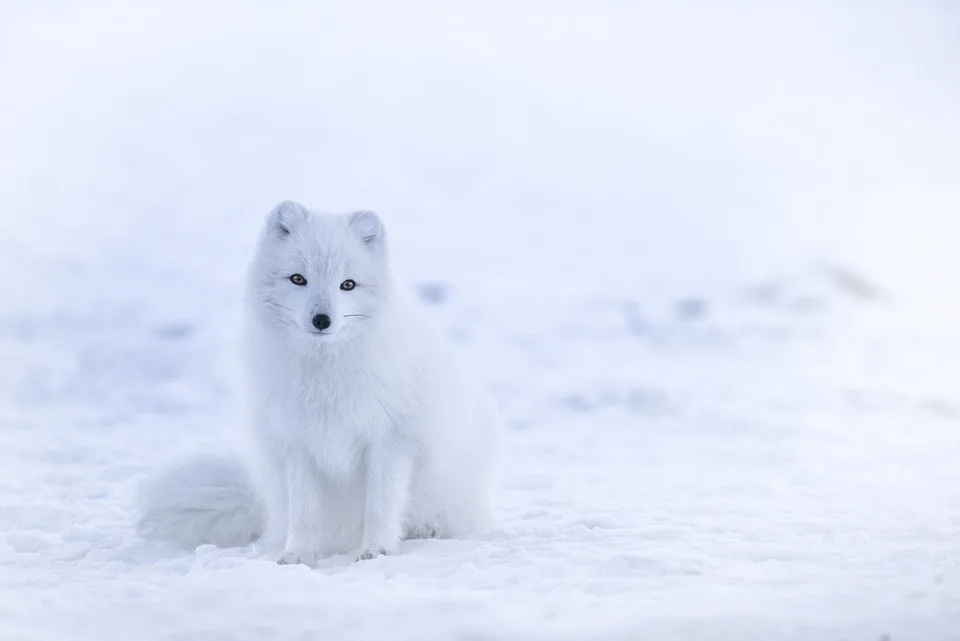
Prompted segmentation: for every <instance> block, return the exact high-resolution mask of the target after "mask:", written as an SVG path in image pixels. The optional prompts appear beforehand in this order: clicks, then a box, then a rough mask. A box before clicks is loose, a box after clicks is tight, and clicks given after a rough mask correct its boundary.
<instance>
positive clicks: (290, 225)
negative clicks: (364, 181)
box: [250, 201, 390, 343]
mask: <svg viewBox="0 0 960 641" xmlns="http://www.w3.org/2000/svg"><path fill="white" fill-rule="evenodd" d="M389 285H390V283H389V277H388V270H387V247H386V236H385V233H384V227H383V222H382V221H381V220H380V217H379V216H377V214H375V213H373V212H370V211H358V212H354V213H351V214H321V213H317V212H313V211H310V210H308V209H307V208H305V207H304V206H303V205H300V204H299V203H295V202H290V201H285V202H282V203H280V204H279V205H277V206H276V207H274V209H273V210H272V211H271V212H270V214H269V215H268V216H267V219H266V222H265V224H264V226H263V229H262V231H261V234H260V239H259V248H258V252H257V256H256V258H255V260H254V261H253V264H252V266H251V271H250V286H251V290H252V291H251V292H250V293H251V294H252V297H253V302H254V304H255V305H256V306H257V309H258V310H259V311H258V313H259V314H260V315H261V318H262V320H264V321H265V322H267V323H268V324H270V325H271V326H275V327H278V328H282V329H284V330H287V331H291V332H293V333H294V334H296V335H297V336H300V337H302V338H305V339H307V340H311V341H317V342H321V343H322V342H331V341H339V340H345V339H349V338H351V337H355V336H358V335H361V334H362V332H363V327H364V326H365V325H366V324H367V323H369V322H371V321H372V320H373V319H374V316H375V315H376V313H377V311H378V309H379V307H380V306H381V305H382V304H383V302H384V300H385V299H386V297H387V294H388V290H389Z"/></svg>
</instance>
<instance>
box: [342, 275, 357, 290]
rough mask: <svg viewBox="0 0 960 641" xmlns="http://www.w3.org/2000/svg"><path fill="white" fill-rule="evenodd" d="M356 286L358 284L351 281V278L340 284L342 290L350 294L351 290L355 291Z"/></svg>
mask: <svg viewBox="0 0 960 641" xmlns="http://www.w3.org/2000/svg"><path fill="white" fill-rule="evenodd" d="M356 286H357V284H356V283H355V282H353V281H352V280H350V279H349V278H348V279H347V280H345V281H343V282H342V283H340V289H342V290H343V291H345V292H349V291H350V290H351V289H353V288H354V287H356Z"/></svg>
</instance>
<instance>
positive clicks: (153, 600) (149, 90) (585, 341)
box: [0, 0, 960, 641]
mask: <svg viewBox="0 0 960 641" xmlns="http://www.w3.org/2000/svg"><path fill="white" fill-rule="evenodd" d="M0 12H2V15H0V92H2V104H3V110H2V116H0V150H2V152H0V363H2V367H0V638H2V639H4V640H5V641H52V640H62V639H71V640H79V641H86V640H90V641H93V640H97V641H112V640H130V639H136V640H138V641H150V640H161V639H162V640H169V641H185V640H192V639H203V640H218V639H222V640H230V641H244V640H261V639H263V640H287V639H290V640H304V641H306V640H314V639H337V640H339V641H349V640H368V639H369V640H382V639H389V640H391V641H403V640H406V639H411V640H412V639H417V640H424V639H465V640H472V641H486V640H490V641H493V640H500V639H504V640H506V639H534V640H547V639H551V640H552V639H569V640H574V639H588V638H589V639H611V640H613V639H616V640H627V639H631V640H633V639H656V640H658V641H663V640H674V639H676V640H683V641H696V640H699V639H702V640H707V639H710V640H719V641H726V640H729V641H743V640H753V639H756V640H764V641H769V640H784V641H787V640H800V639H803V640H817V641H832V640H847V639H849V640H854V639H856V640H861V641H879V640H880V639H889V640H890V641H906V640H917V641H947V640H951V639H960V467H958V460H960V429H958V428H960V390H958V387H957V386H958V381H960V305H958V288H957V285H956V275H957V274H958V273H960V272H958V268H960V254H958V252H957V251H956V243H957V238H960V234H958V231H960V180H958V176H960V119H958V117H957V114H960V75H958V74H957V69H958V68H960V46H958V44H957V43H958V42H960V39H958V31H957V25H958V24H960V11H958V9H957V7H956V6H955V5H954V4H953V3H950V2H936V1H934V0H930V1H929V2H901V3H894V2H890V3H872V4H870V6H869V7H868V6H867V3H823V2H807V1H805V0H804V1H796V2H784V3H779V4H778V3H772V2H771V3H760V2H746V1H740V0H729V1H723V2H699V1H695V0H689V1H684V2H656V3H654V2H639V1H638V2H616V1H614V0H600V1H599V2H591V3H587V2H579V3H573V2H550V3H547V2H518V3H507V2H500V1H497V0H495V1H492V2H477V3H469V4H468V3H461V2H443V3H441V2H435V3H431V4H427V3H424V2H413V3H399V2H397V3H387V2H377V3H374V2H358V3H352V2H350V3H348V2H324V3H321V2H317V3H308V2H284V1H282V0H281V1H280V2H276V3H255V2H230V3H227V2H197V3H186V2H183V1H181V0H176V1H172V2H163V3H161V2H156V3H146V2H142V3H133V2H131V3H106V2H96V1H93V2H87V3H63V2H53V1H52V0H47V1H38V2H30V3H13V2H9V3H5V4H4V6H3V7H2V8H0ZM284 199H294V200H299V201H301V202H304V203H307V204H309V205H310V206H312V207H317V208H320V209H328V210H335V211H344V210H351V209H372V210H376V211H378V212H379V213H380V214H381V215H382V216H383V218H384V219H385V221H386V222H387V224H388V225H389V230H390V234H391V238H392V242H393V249H392V254H393V263H394V266H395V269H396V270H397V271H398V273H399V277H400V278H401V279H402V280H401V282H403V283H405V286H407V287H410V288H411V290H412V291H414V292H417V293H418V294H419V296H420V298H421V299H422V301H423V303H424V305H426V306H428V311H430V313H432V314H434V315H435V317H436V318H437V320H438V321H439V322H441V323H442V325H443V326H444V327H446V328H447V331H448V333H449V337H450V339H451V340H452V341H454V342H455V343H456V344H457V345H458V346H459V347H460V348H461V349H462V350H463V351H464V353H465V355H466V356H467V357H469V358H473V359H474V360H475V362H476V363H477V364H478V366H479V367H482V368H483V372H482V373H483V376H484V377H485V379H486V380H487V381H489V384H490V385H491V386H492V388H493V389H494V390H495V392H496V394H497V397H498V399H499V400H500V402H501V403H502V405H503V408H504V412H505V413H506V416H507V419H508V420H509V423H510V426H511V430H510V433H509V434H508V437H507V444H508V452H507V455H506V456H507V460H506V465H505V468H506V474H505V476H504V478H503V481H502V490H501V493H500V496H501V503H502V507H501V509H500V514H499V515H500V522H499V524H498V525H497V527H496V528H495V529H493V530H492V531H489V532H485V533H483V534H482V535H479V536H476V537H471V538H469V539H462V540H445V541H435V540H420V541H410V542H406V543H404V544H403V545H402V547H401V553H400V554H398V555H396V556H390V557H385V558H379V559H375V560H372V561H367V562H363V563H353V562H352V559H349V558H347V557H345V556H343V557H333V558H330V559H327V560H325V561H324V562H322V563H321V565H320V567H319V568H317V569H316V570H312V571H311V570H309V569H307V568H305V567H280V566H278V565H277V564H276V563H274V562H273V561H272V560H271V559H264V558H259V557H258V556H256V554H254V552H253V551H252V548H251V547H250V546H244V547H237V548H215V547H211V546H202V547H200V548H199V549H197V550H195V551H188V552H184V551H182V550H177V549H175V548H172V547H168V546H164V545H162V544H159V543H157V542H154V541H150V540H144V539H142V538H139V537H138V536H136V534H135V531H134V528H133V519H134V513H133V505H134V502H135V501H134V499H135V496H136V493H137V492H138V491H139V487H140V484H141V481H142V480H143V479H145V478H147V476H148V475H149V473H151V472H153V471H155V470H157V469H159V468H160V467H162V466H163V465H166V464H168V462H170V461H172V460H176V459H177V458H178V457H179V456H181V455H189V454H192V453H195V452H207V453H210V454H212V455H219V454H226V453H228V452H229V451H230V448H232V447H234V444H233V443H232V441H231V438H232V435H233V434H234V433H235V432H236V431H237V429H236V428H237V426H238V425H240V422H241V421H242V420H244V417H243V415H242V410H241V407H242V404H243V403H242V401H243V399H242V398H241V392H240V389H241V388H240V384H239V381H238V379H237V366H236V360H237V342H238V330H239V317H238V315H239V310H240V296H241V291H242V285H243V277H244V270H245V268H246V265H247V261H248V260H249V258H250V255H251V252H252V249H253V242H254V239H255V236H256V233H257V230H258V228H259V224H260V222H261V220H262V217H263V216H264V215H265V213H266V212H267V211H268V210H269V209H270V207H272V206H273V205H275V204H276V203H277V202H279V201H281V200H284Z"/></svg>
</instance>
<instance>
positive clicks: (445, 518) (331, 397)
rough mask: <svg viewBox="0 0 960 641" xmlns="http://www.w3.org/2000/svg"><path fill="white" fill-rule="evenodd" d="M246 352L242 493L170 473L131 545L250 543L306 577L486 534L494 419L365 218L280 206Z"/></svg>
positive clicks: (250, 312) (215, 472) (231, 469)
mask: <svg viewBox="0 0 960 641" xmlns="http://www.w3.org/2000/svg"><path fill="white" fill-rule="evenodd" d="M292 274H300V275H302V276H303V277H304V278H305V279H306V284H305V285H302V286H298V285H295V284H294V283H292V282H291V280H290V276H291V275H292ZM347 279H351V280H353V281H355V282H356V287H355V288H354V289H353V290H351V291H344V290H342V289H341V283H342V282H343V281H345V280H347ZM317 314H326V315H328V316H329V317H330V319H331V324H330V326H329V328H327V329H325V330H323V331H318V330H317V329H316V328H315V327H314V325H313V323H312V319H313V318H314V316H316V315H317ZM245 345H246V348H247V349H246V354H245V356H246V364H247V372H246V373H247V375H248V379H249V383H250V385H249V389H248V396H249V403H250V411H251V422H250V428H251V429H250V434H249V435H250V437H251V439H250V442H251V444H252V445H253V447H252V448H251V451H252V452H253V453H254V456H253V457H252V459H251V466H250V471H251V473H252V478H253V479H254V482H253V484H252V485H251V484H250V483H249V481H248V480H247V477H246V476H245V474H244V473H243V470H242V468H240V467H239V465H234V464H233V463H230V462H225V461H223V460H217V459H214V460H210V461H197V462H195V463H192V464H185V465H182V466H180V467H179V468H174V469H173V470H170V471H168V472H166V473H164V474H162V475H161V476H160V477H159V478H158V480H157V481H155V482H154V485H153V489H152V490H151V491H149V492H144V493H143V495H142V496H143V501H142V503H141V521H140V523H141V530H142V531H144V532H147V533H152V534H160V535H165V534H166V535H169V534H174V535H175V536H173V537H171V536H164V538H168V539H173V540H175V541H178V542H180V543H187V544H191V545H194V544H197V543H203V542H211V543H216V544H237V543H243V542H244V541H245V540H247V539H248V538H252V537H250V535H249V533H250V532H252V531H253V532H256V534H257V535H260V536H259V538H260V542H261V544H262V545H263V546H265V547H266V548H267V549H268V550H273V551H276V552H278V553H279V557H278V562H280V563H305V564H308V565H312V564H314V563H315V561H316V559H317V558H318V557H319V556H326V555H329V554H334V553H340V552H346V551H351V550H352V551H354V552H355V554H356V557H357V558H358V559H364V558H371V557H374V556H377V555H379V554H384V553H386V554H391V553H394V552H396V551H397V546H398V544H399V542H400V541H401V540H402V539H403V538H423V537H431V536H437V537H454V536H460V535H465V534H469V533H473V532H476V531H478V530H480V529H482V528H484V527H486V526H487V525H488V524H489V523H490V517H491V515H492V507H493V501H492V499H493V494H492V490H493V487H494V485H495V476H496V474H495V471H496V461H497V451H498V441H499V422H498V417H497V415H496V412H495V409H494V407H493V405H492V403H491V401H490V399H489V398H488V397H487V395H486V394H485V392H484V391H483V390H482V388H481V387H480V386H479V385H477V384H476V383H475V382H474V381H471V377H470V376H469V372H468V371H467V370H466V369H465V368H463V367H462V366H460V365H459V364H458V363H457V362H456V360H455V359H454V358H453V355H452V354H450V353H448V350H447V347H446V345H445V344H444V341H443V340H442V339H440V338H439V335H438V332H437V331H436V329H435V328H432V327H430V326H429V324H427V323H426V322H425V320H424V319H423V318H420V317H419V316H418V314H417V313H416V310H415V308H414V306H413V305H412V304H411V303H410V302H409V301H407V300H406V299H405V298H404V297H403V296H401V295H400V294H399V292H398V291H396V290H395V289H394V287H393V283H392V282H391V278H390V269H389V265H388V259H387V244H386V234H385V230H384V226H383V223H382V221H381V220H380V218H379V217H378V216H377V215H376V214H373V213H371V212H358V213H354V214H349V215H323V214H318V213H314V212H310V211H308V210H306V209H305V208H304V207H303V206H301V205H298V204H296V203H290V202H286V203H281V204H280V205H278V206H277V207H276V208H275V209H274V210H273V211H272V212H271V213H270V215H269V216H268V219H267V221H266V224H265V225H264V228H263V230H262V232H261V236H260V239H259V242H258V250H257V252H256V255H255V257H254V260H253V261H252V264H251V267H250V270H249V274H248V287H247V327H246V340H245ZM252 487H255V488H256V494H254V493H253V492H252V491H251V488H252ZM191 492H192V495H191V494H190V493H191ZM261 505H263V506H265V512H266V517H265V518H264V517H263V512H262V511H261V508H260V506H261ZM264 523H265V527H262V526H263V525H264ZM261 530H262V531H261Z"/></svg>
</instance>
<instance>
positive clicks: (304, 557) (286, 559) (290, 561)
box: [277, 550, 317, 568]
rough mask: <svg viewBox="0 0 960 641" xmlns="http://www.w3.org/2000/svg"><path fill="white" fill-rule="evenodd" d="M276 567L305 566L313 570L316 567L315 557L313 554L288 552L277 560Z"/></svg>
mask: <svg viewBox="0 0 960 641" xmlns="http://www.w3.org/2000/svg"><path fill="white" fill-rule="evenodd" d="M277 565H305V566H307V567H308V568H313V567H316V566H317V555H316V554H314V553H313V552H307V551H300V552H293V551H290V550H288V551H286V552H284V553H283V554H282V555H281V556H280V558H279V559H277Z"/></svg>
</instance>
